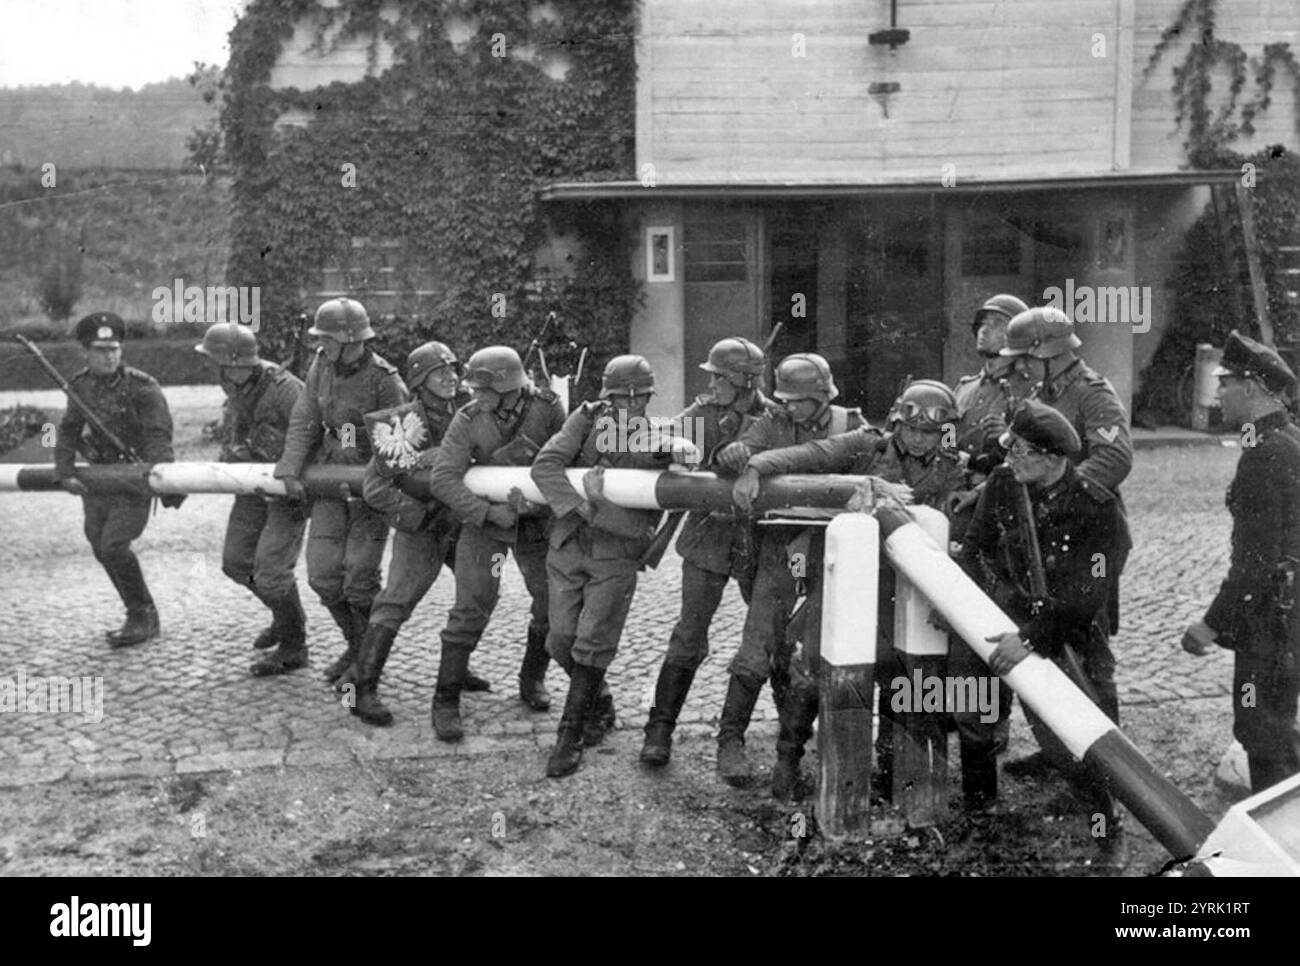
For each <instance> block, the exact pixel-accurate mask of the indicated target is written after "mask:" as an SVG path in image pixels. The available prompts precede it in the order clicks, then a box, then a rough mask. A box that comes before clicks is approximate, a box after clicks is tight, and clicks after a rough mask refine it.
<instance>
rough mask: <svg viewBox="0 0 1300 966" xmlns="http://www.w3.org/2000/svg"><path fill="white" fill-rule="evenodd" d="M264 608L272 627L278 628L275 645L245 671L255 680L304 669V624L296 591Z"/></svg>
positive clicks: (305, 654) (304, 619)
mask: <svg viewBox="0 0 1300 966" xmlns="http://www.w3.org/2000/svg"><path fill="white" fill-rule="evenodd" d="M268 606H270V608H271V613H272V614H273V615H274V626H276V627H277V628H279V630H278V632H277V633H278V636H279V644H277V645H276V647H275V649H274V650H271V651H267V652H266V653H265V654H263V655H262V656H261V657H260V658H258V659H257V660H256V661H254V662H253V665H252V667H250V668H249V672H250V673H251V674H252V675H253V676H254V677H258V678H264V677H272V676H274V675H277V674H288V673H289V672H290V671H296V670H298V669H299V668H303V667H306V666H307V657H308V651H307V621H306V614H304V613H303V609H302V601H301V600H299V599H298V591H297V588H296V587H295V588H294V590H292V591H291V592H290V593H288V594H286V595H285V596H284V597H281V598H280V599H279V600H276V601H271V602H270V603H269V605H268Z"/></svg>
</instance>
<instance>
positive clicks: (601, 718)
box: [582, 681, 618, 748]
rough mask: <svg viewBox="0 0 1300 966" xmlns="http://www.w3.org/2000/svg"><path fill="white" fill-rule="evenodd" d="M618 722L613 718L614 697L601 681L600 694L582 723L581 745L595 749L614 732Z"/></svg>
mask: <svg viewBox="0 0 1300 966" xmlns="http://www.w3.org/2000/svg"><path fill="white" fill-rule="evenodd" d="M617 723H618V722H617V721H616V720H615V718H614V695H612V694H610V692H609V685H607V684H605V683H604V682H603V681H602V682H601V686H600V693H599V694H597V695H596V700H595V702H594V703H593V704H592V706H591V708H590V709H589V711H588V713H587V716H586V717H585V718H584V719H583V721H582V743H583V745H585V746H586V747H588V748H595V747H596V746H597V745H598V744H600V743H601V742H602V741H604V740H605V736H606V735H608V734H609V733H610V732H611V731H613V730H614V726H615V725H616V724H617Z"/></svg>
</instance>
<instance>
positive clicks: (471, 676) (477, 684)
mask: <svg viewBox="0 0 1300 966" xmlns="http://www.w3.org/2000/svg"><path fill="white" fill-rule="evenodd" d="M460 689H461V690H462V691H491V690H492V682H491V681H489V680H488V679H487V678H484V677H479V676H478V675H477V674H475V673H474V672H473V671H471V670H469V669H468V668H466V669H465V680H464V682H463V683H462V684H461V686H460Z"/></svg>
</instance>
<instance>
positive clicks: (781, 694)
mask: <svg viewBox="0 0 1300 966" xmlns="http://www.w3.org/2000/svg"><path fill="white" fill-rule="evenodd" d="M775 381H776V390H775V392H774V393H773V395H775V396H776V398H777V399H778V400H779V401H780V402H781V404H782V408H780V409H777V410H775V411H772V412H768V413H764V414H763V415H762V416H760V417H759V418H758V419H755V420H754V421H753V422H752V423H751V424H750V425H749V427H748V428H747V429H745V430H744V432H743V433H742V434H741V437H740V439H738V440H737V441H736V442H734V443H731V444H729V445H728V446H726V447H725V448H723V450H722V451H721V452H720V453H719V454H718V455H717V457H716V460H715V462H716V463H717V465H719V466H721V467H722V468H724V469H726V470H727V471H729V472H732V473H740V472H742V471H743V470H744V469H745V467H746V466H747V465H748V463H749V461H750V459H751V458H752V457H754V456H756V455H757V454H759V453H763V452H765V451H767V450H773V449H781V448H784V447H787V446H794V445H796V444H798V443H806V442H811V441H813V440H820V439H826V438H827V437H828V436H836V435H839V434H840V433H844V432H847V431H848V430H852V429H858V428H860V427H861V426H863V425H865V420H864V419H863V418H862V414H861V413H860V412H859V411H858V410H856V409H845V408H844V407H842V406H834V405H832V404H831V402H832V400H834V399H835V398H836V397H837V396H838V395H839V390H838V389H837V388H836V387H835V381H834V379H833V378H832V376H831V368H830V365H829V364H828V363H827V362H826V360H825V359H824V358H822V357H821V356H819V355H817V354H815V353H796V354H795V355H790V356H786V357H785V358H784V359H782V360H781V363H780V365H778V366H777V367H776V373H775ZM760 529H761V533H760V536H759V542H758V569H757V571H756V572H755V575H754V588H753V591H752V597H751V603H750V607H749V613H748V615H747V616H746V618H745V626H744V630H743V631H742V634H741V642H740V648H739V649H738V650H737V651H736V655H735V657H734V658H732V661H731V664H730V666H729V667H728V671H729V672H730V678H729V680H728V684H727V696H726V700H725V701H724V703H723V706H722V716H721V718H720V719H719V721H718V774H719V775H720V776H721V777H722V779H723V780H724V781H726V782H727V783H728V784H730V785H734V786H737V787H739V786H744V785H748V784H749V783H750V781H751V780H752V778H753V771H752V767H751V765H750V762H749V760H748V758H747V757H746V755H745V730H746V729H747V728H748V727H749V721H750V718H751V717H752V716H753V713H754V705H755V704H757V703H758V695H759V692H760V691H761V690H762V687H763V683H764V682H765V681H767V680H769V679H770V680H771V683H772V696H773V698H774V699H775V700H776V703H777V707H778V708H780V707H782V706H783V705H784V704H785V699H786V692H787V690H788V687H789V683H790V669H789V661H790V655H791V653H792V651H793V644H792V643H789V642H788V641H787V637H788V634H787V630H788V624H789V622H790V615H791V613H792V611H794V609H795V607H796V604H797V603H798V602H799V600H800V599H801V598H804V597H805V596H806V595H807V591H808V587H809V586H810V585H811V586H815V585H816V581H817V580H818V578H819V576H820V573H821V565H822V545H823V543H824V539H823V534H822V528H820V527H807V526H794V525H791V526H767V527H762V528H760ZM810 623H811V622H810Z"/></svg>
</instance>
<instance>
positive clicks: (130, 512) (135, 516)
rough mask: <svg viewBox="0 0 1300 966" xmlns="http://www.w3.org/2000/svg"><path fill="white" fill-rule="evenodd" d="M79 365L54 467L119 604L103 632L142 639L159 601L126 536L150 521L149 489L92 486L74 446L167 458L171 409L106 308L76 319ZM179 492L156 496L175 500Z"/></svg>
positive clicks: (171, 503) (94, 459)
mask: <svg viewBox="0 0 1300 966" xmlns="http://www.w3.org/2000/svg"><path fill="white" fill-rule="evenodd" d="M75 335H76V338H77V341H78V342H80V343H81V344H82V346H83V347H84V348H85V350H86V368H85V369H82V370H81V371H80V372H78V373H77V374H76V375H74V376H73V377H72V379H71V380H70V381H69V382H67V383H64V384H63V388H64V390H65V391H66V392H67V394H68V409H67V412H65V413H64V414H63V421H62V422H61V423H60V424H59V433H58V439H57V442H56V443H55V448H54V472H55V474H56V475H57V476H58V479H59V482H60V484H62V486H63V488H64V489H65V490H67V491H68V492H69V493H72V494H75V495H77V496H80V497H81V500H82V504H83V506H84V508H85V514H86V523H85V532H86V539H87V540H89V541H90V546H91V549H92V550H93V551H94V553H95V559H96V560H98V561H99V563H100V565H101V566H102V567H103V568H104V572H105V573H107V574H108V579H109V580H111V581H112V582H113V586H114V587H115V588H116V589H117V593H118V595H119V596H120V597H121V598H122V603H123V604H125V605H126V622H125V623H124V624H123V625H122V628H121V629H120V630H117V631H109V632H108V635H107V637H108V643H109V645H110V646H112V647H114V648H118V647H128V646H130V645H133V644H143V643H144V642H145V641H148V640H151V639H153V638H155V637H157V636H158V635H159V633H160V628H159V622H158V609H157V608H156V607H155V606H154V601H153V596H152V595H151V594H150V593H149V587H148V585H147V584H146V583H145V579H144V572H143V571H142V570H141V569H140V561H139V559H138V558H137V557H136V555H135V552H134V551H132V549H131V541H133V540H134V539H135V538H136V537H138V536H140V534H142V533H143V532H144V528H145V525H146V524H147V523H148V522H149V505H150V502H151V494H150V493H149V491H148V489H147V488H146V487H145V485H144V483H143V481H142V483H141V492H139V493H135V494H112V495H101V494H96V493H92V492H91V491H90V490H89V489H88V488H87V486H86V484H85V483H84V482H82V481H81V480H80V479H78V477H77V470H76V467H75V465H74V461H75V460H76V457H77V455H78V454H80V455H82V456H83V457H85V458H86V460H87V461H88V462H90V463H141V462H142V463H170V462H171V461H172V417H171V412H170V410H168V408H167V400H166V398H164V396H163V393H162V388H161V387H160V386H159V385H158V383H157V381H156V380H155V379H154V378H153V376H151V375H149V374H148V373H146V372H141V371H140V370H139V369H135V368H132V367H131V366H127V365H123V363H122V341H123V339H124V338H125V337H126V324H125V323H124V322H123V321H122V319H121V318H120V317H118V316H117V315H114V314H113V313H112V312H92V313H91V314H90V315H87V316H86V317H85V318H83V319H82V320H81V321H80V322H78V323H77V327H76V330H75ZM182 500H184V497H183V496H176V497H172V496H167V497H163V498H162V503H163V505H164V506H168V507H176V506H180V503H181V501H182Z"/></svg>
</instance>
